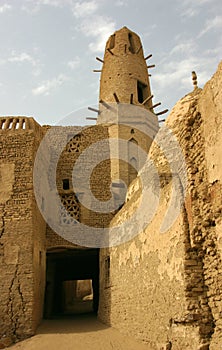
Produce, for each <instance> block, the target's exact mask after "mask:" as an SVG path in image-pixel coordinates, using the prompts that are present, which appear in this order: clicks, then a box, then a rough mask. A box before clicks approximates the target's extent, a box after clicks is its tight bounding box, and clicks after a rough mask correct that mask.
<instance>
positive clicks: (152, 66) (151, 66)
mask: <svg viewBox="0 0 222 350" xmlns="http://www.w3.org/2000/svg"><path fill="white" fill-rule="evenodd" d="M155 67H156V65H155V64H151V65H150V66H147V68H155Z"/></svg>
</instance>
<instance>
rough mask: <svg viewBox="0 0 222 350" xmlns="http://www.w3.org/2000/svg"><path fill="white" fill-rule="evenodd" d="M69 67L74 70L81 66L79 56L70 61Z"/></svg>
mask: <svg viewBox="0 0 222 350" xmlns="http://www.w3.org/2000/svg"><path fill="white" fill-rule="evenodd" d="M67 65H68V67H69V68H71V69H72V70H74V69H76V68H77V67H79V65H80V58H79V56H76V57H75V58H74V59H73V60H72V61H69V62H68V63H67Z"/></svg>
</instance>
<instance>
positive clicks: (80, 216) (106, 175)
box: [47, 125, 114, 248]
mask: <svg viewBox="0 0 222 350" xmlns="http://www.w3.org/2000/svg"><path fill="white" fill-rule="evenodd" d="M72 133H73V135H74V134H75V135H74V136H73V137H72ZM54 138H55V140H54V141H55V144H56V143H59V138H65V139H67V143H66V146H65V147H64V149H63V151H62V152H61V155H60V157H59V161H58V164H57V167H56V184H55V185H56V189H57V190H58V193H59V196H60V199H61V202H62V203H63V202H66V200H70V199H72V203H71V205H70V207H69V208H68V207H67V211H68V212H70V213H71V215H72V216H73V218H74V219H76V220H77V221H80V222H81V223H83V224H86V225H88V226H92V227H104V226H108V225H109V222H110V220H111V219H112V218H113V216H114V213H107V214H105V213H99V212H97V211H96V207H94V210H93V209H92V210H89V209H88V208H87V207H85V206H84V205H83V204H82V203H81V199H82V198H83V196H84V195H85V191H86V188H85V180H84V177H85V172H86V170H87V169H89V168H90V167H91V165H93V168H92V169H93V170H92V172H91V174H90V177H89V183H90V190H91V191H92V194H93V195H94V196H95V198H96V199H98V200H99V201H101V202H103V201H107V200H109V199H110V197H111V193H110V183H111V178H110V159H109V144H108V138H109V134H108V127H107V126H105V125H96V126H92V127H85V128H80V127H79V128H78V127H64V128H62V129H61V128H60V132H59V133H58V135H57V133H56V129H55V134H54V136H52V139H51V141H50V143H51V145H53V139H54ZM100 141H105V142H106V145H105V146H102V148H103V149H102V148H101V146H99V145H98V144H97V143H99V142H100ZM91 146H94V147H95V148H94V150H93V153H92V154H91V155H88V154H87V153H84V152H87V150H89V149H90V147H91ZM104 149H107V151H106V153H107V154H106V158H107V159H105V160H104V161H98V156H99V155H100V153H102V152H104ZM54 152H55V149H53V148H52V152H51V154H50V156H51V160H50V167H52V168H53V167H54V159H55V158H54ZM79 157H82V158H81V166H80V169H79V172H78V175H77V176H78V177H79V178H80V179H81V188H79V189H77V190H76V189H75V188H74V189H73V185H72V182H73V181H72V172H73V168H74V166H75V163H76V161H77V160H78V158H79ZM50 171H51V169H50V168H49V170H48V172H49V176H48V177H49V179H50ZM64 180H68V188H67V189H64V184H63V182H64ZM74 185H75V179H74ZM49 186H51V189H53V184H50V183H49ZM75 191H77V192H78V193H77V194H75ZM49 195H50V193H49ZM86 195H87V192H86ZM72 196H74V197H73V198H72ZM77 197H78V198H77ZM73 206H75V207H78V208H77V209H76V210H73V208H72V207H73ZM59 215H61V212H60V213H59ZM60 219H61V220H62V221H61V222H60V224H61V225H63V226H64V225H65V224H66V223H67V221H68V216H67V217H66V215H65V214H64V216H63V217H61V218H60ZM64 227H65V226H64ZM81 229H82V230H83V229H84V227H81V228H80V234H81ZM59 245H60V246H65V245H72V243H70V242H69V241H67V240H66V239H64V238H63V237H61V236H59V235H58V234H57V233H55V232H54V231H53V230H52V228H50V226H48V227H47V247H48V248H50V247H53V246H59Z"/></svg>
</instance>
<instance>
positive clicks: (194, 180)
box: [99, 65, 222, 350]
mask: <svg viewBox="0 0 222 350" xmlns="http://www.w3.org/2000/svg"><path fill="white" fill-rule="evenodd" d="M221 79H222V77H221V65H220V66H219V69H218V71H217V73H216V74H215V75H214V77H213V78H212V79H211V80H210V82H209V83H207V84H206V86H205V87H204V89H203V90H202V91H201V90H200V89H195V90H194V92H193V93H191V94H188V95H187V96H185V97H184V98H183V99H181V100H180V101H179V102H178V103H177V104H176V106H175V107H174V108H173V110H172V112H171V114H170V116H169V117H168V121H167V127H168V128H170V129H171V130H172V131H173V133H174V135H176V137H177V140H178V141H179V144H180V148H181V149H182V152H183V155H184V157H185V160H186V166H187V171H186V173H187V191H186V197H185V201H184V202H183V203H182V204H183V205H182V207H181V210H180V213H179V215H178V217H177V220H176V221H175V222H174V224H173V225H172V226H171V227H170V228H169V229H168V230H167V232H165V233H164V234H160V227H161V223H162V222H163V218H164V215H165V213H166V210H167V208H168V207H169V204H170V198H171V196H172V176H171V175H172V174H171V175H170V171H169V170H170V169H169V163H168V162H167V161H166V158H165V157H164V156H163V154H162V152H161V151H160V150H159V149H158V147H157V145H156V144H155V143H154V144H153V145H152V146H151V149H150V153H149V156H150V157H151V159H153V161H154V163H155V166H156V168H157V169H158V174H159V178H160V184H161V193H160V202H159V207H158V209H157V210H156V214H155V216H154V218H153V220H152V222H151V223H150V224H149V225H148V226H147V227H146V228H145V229H144V230H143V232H140V234H138V235H137V236H136V237H135V238H134V239H132V240H131V241H130V242H128V243H125V244H122V245H119V246H117V247H113V248H109V249H106V250H105V249H104V250H102V251H101V259H100V260H101V278H102V283H101V291H100V295H101V299H100V310H99V317H100V318H101V319H102V320H103V321H104V322H106V323H109V324H111V325H113V326H115V327H116V328H118V329H121V330H122V331H124V332H126V333H128V334H131V335H132V334H133V335H134V336H135V337H137V338H139V339H142V340H144V341H145V342H148V343H150V344H151V345H152V346H153V348H154V349H165V348H170V346H171V347H172V349H178V350H179V349H209V348H210V349H215V350H216V349H219V348H220V347H221V346H222V345H221V338H220V337H221V305H222V304H221V278H220V273H221V272H220V271H221V256H220V254H221V247H220V241H221V239H220V238H221V237H220V235H221V187H220V186H221V184H220V181H221V169H222V168H221V156H220V148H221V146H220V141H221ZM159 133H160V134H161V133H162V136H163V137H164V131H163V129H162V130H160V132H159ZM171 146H172V145H170V144H169V145H167V148H168V149H170V147H171ZM172 154H174V150H172ZM176 155H177V153H175V154H174V157H176ZM149 170H150V168H149V167H148V166H147V169H146V166H145V167H144V168H143V169H142V173H143V174H144V172H145V173H146V171H149ZM147 176H148V173H147ZM133 186H134V188H133V187H132V186H131V188H130V189H129V192H128V193H129V198H128V202H127V203H126V205H125V206H124V207H123V208H122V209H121V211H120V212H119V214H118V215H117V216H116V217H115V218H114V220H113V221H112V225H116V224H118V223H122V222H124V220H126V218H128V217H129V216H130V215H132V214H133V212H134V211H135V209H136V207H137V206H138V205H139V201H140V200H141V196H142V190H143V189H142V187H141V188H140V185H139V180H138V179H137V181H136V182H135V183H134V185H133ZM179 190H181V188H179ZM177 204H178V203H177ZM148 206H149V199H147V208H148ZM107 261H108V263H107Z"/></svg>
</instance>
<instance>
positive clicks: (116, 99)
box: [113, 92, 119, 103]
mask: <svg viewBox="0 0 222 350" xmlns="http://www.w3.org/2000/svg"><path fill="white" fill-rule="evenodd" d="M113 96H114V98H115V101H116V103H119V99H118V96H117V94H116V93H115V92H114V93H113Z"/></svg>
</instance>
